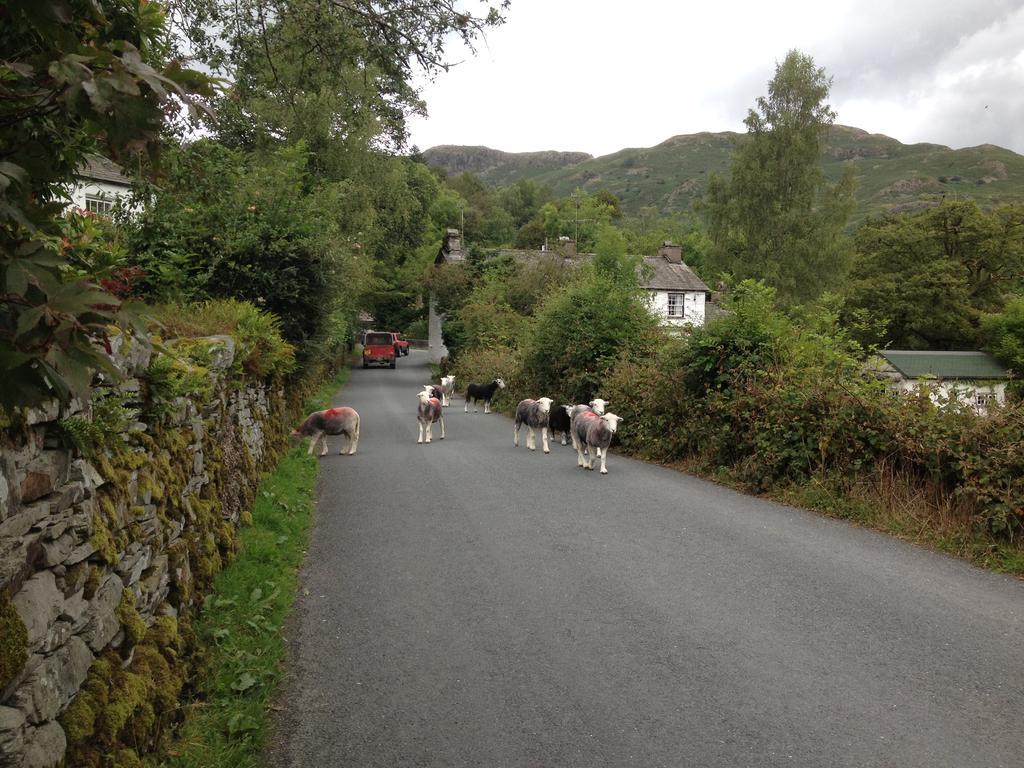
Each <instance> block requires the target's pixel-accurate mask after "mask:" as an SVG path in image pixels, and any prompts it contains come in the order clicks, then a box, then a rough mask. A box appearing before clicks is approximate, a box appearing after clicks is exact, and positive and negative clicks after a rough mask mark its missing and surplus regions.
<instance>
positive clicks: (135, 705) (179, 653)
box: [60, 593, 192, 768]
mask: <svg viewBox="0 0 1024 768" xmlns="http://www.w3.org/2000/svg"><path fill="white" fill-rule="evenodd" d="M126 594H130V593H126ZM125 607H127V610H130V611H132V612H134V610H135V607H134V600H132V601H131V602H130V603H125V602H122V608H125ZM119 615H120V609H119ZM135 616H136V617H137V616H138V614H137V613H135ZM129 621H130V622H133V620H132V619H129ZM140 622H141V619H140ZM182 634H183V633H181V632H179V627H178V622H177V620H176V619H174V618H173V617H170V616H160V617H158V618H157V619H156V620H155V621H154V622H153V625H152V626H151V627H149V628H148V629H146V630H145V632H144V633H143V634H142V636H141V637H140V638H139V640H138V643H137V644H136V645H135V646H134V648H133V649H132V652H131V661H130V663H128V664H127V665H126V664H125V662H124V661H123V660H122V658H121V657H120V656H119V655H118V654H117V653H115V652H113V651H109V652H107V653H106V654H104V655H103V656H101V657H100V658H98V659H97V660H96V661H95V662H94V663H93V665H92V667H91V668H90V670H89V676H88V678H87V679H86V681H85V683H84V684H83V685H82V688H81V689H80V690H79V693H78V696H76V697H75V699H74V701H72V702H71V706H69V707H68V709H67V710H66V711H65V712H64V714H63V715H61V717H60V722H61V725H62V726H63V727H64V732H65V734H66V735H67V739H68V751H67V757H66V761H65V762H66V764H67V765H75V766H83V767H84V768H101V767H102V768H114V766H132V765H139V764H141V762H140V759H139V754H140V753H146V752H151V751H154V750H156V749H158V748H159V747H160V745H161V744H162V743H163V740H164V737H165V735H166V733H167V732H168V730H169V726H171V725H173V723H174V722H175V721H176V720H177V718H178V716H179V708H178V697H179V696H180V694H181V690H182V687H183V686H184V684H185V681H186V680H187V679H188V677H189V675H190V673H191V668H192V659H191V650H192V649H191V648H189V647H188V646H187V645H186V643H185V642H184V640H183V637H182ZM119 761H120V762H119ZM133 761H134V762H133Z"/></svg>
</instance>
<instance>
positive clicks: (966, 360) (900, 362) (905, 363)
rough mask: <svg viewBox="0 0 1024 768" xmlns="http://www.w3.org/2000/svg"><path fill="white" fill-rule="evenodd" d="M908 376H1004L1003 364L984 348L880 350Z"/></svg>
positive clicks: (981, 377)
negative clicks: (942, 350)
mask: <svg viewBox="0 0 1024 768" xmlns="http://www.w3.org/2000/svg"><path fill="white" fill-rule="evenodd" d="M878 354H879V355H881V356H882V357H883V358H885V360H886V362H888V363H889V365H891V366H892V367H893V368H895V369H896V370H897V371H899V372H900V373H902V374H903V375H904V376H905V377H906V378H908V379H920V378H924V377H926V376H927V377H935V378H938V379H1006V378H1009V375H1008V373H1007V370H1006V368H1005V367H1004V366H1003V365H1001V364H1000V363H999V361H998V360H996V359H995V358H994V357H992V355H990V354H988V353H987V352H917V351H910V350H900V349H887V350H885V351H883V352H879V353H878Z"/></svg>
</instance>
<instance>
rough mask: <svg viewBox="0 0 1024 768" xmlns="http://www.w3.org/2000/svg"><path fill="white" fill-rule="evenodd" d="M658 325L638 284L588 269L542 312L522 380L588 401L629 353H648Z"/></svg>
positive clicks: (536, 387) (552, 296) (527, 348)
mask: <svg viewBox="0 0 1024 768" xmlns="http://www.w3.org/2000/svg"><path fill="white" fill-rule="evenodd" d="M656 325H657V323H656V320H655V318H654V316H653V315H652V314H651V312H650V310H649V309H648V307H647V302H646V297H645V296H644V295H643V293H642V291H640V290H639V289H638V288H636V287H635V285H631V284H629V283H628V282H620V281H616V280H615V279H613V278H611V277H609V276H608V275H605V274H601V273H599V272H596V271H594V270H591V269H586V270H585V271H583V272H582V273H581V274H580V275H579V276H578V277H577V278H576V279H575V280H573V281H572V282H570V283H569V284H568V285H567V286H566V287H565V288H564V289H563V290H560V291H557V292H555V293H552V294H550V295H549V296H548V298H547V299H546V300H545V301H544V302H543V303H542V304H541V305H540V307H539V308H538V310H537V314H536V319H535V322H534V324H533V332H532V333H531V334H530V337H529V339H528V340H527V342H526V344H525V345H524V347H523V377H524V379H525V380H526V381H528V382H530V384H531V386H532V388H533V389H534V390H536V391H543V392H544V393H546V394H548V395H549V396H553V397H557V398H559V399H562V400H565V401H570V400H571V401H574V402H587V401H588V400H590V399H592V398H593V397H595V396H596V395H597V394H598V392H599V390H600V389H601V384H602V381H603V380H604V377H605V375H606V374H607V371H608V370H609V369H610V368H611V367H612V365H613V364H614V363H615V362H616V360H618V358H619V357H620V356H621V355H622V354H623V352H624V351H626V350H629V349H636V350H637V351H639V350H646V349H649V347H650V344H651V342H652V333H653V331H654V329H655V328H656Z"/></svg>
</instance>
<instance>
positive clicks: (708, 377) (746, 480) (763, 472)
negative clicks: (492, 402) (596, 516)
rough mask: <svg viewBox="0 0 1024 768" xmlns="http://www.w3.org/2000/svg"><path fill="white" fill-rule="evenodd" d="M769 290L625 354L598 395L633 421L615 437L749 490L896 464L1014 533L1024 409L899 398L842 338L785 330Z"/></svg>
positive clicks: (975, 518)
mask: <svg viewBox="0 0 1024 768" xmlns="http://www.w3.org/2000/svg"><path fill="white" fill-rule="evenodd" d="M771 298H772V297H771V294H770V292H767V291H765V289H763V287H760V286H758V285H757V284H751V283H746V284H741V286H740V288H739V289H737V291H736V293H735V294H734V297H733V301H732V303H731V310H732V311H731V314H730V315H728V316H727V317H726V318H724V319H722V320H719V321H717V322H713V323H711V324H709V325H708V326H707V327H705V328H702V329H697V330H695V331H694V332H693V335H692V336H691V338H690V339H689V340H668V341H666V342H665V343H664V344H663V345H662V346H661V347H660V348H659V349H658V351H657V353H656V354H653V355H648V354H643V355H637V354H632V355H630V354H626V355H623V356H622V357H621V358H620V359H619V360H618V361H617V362H616V365H615V366H614V368H613V369H612V370H611V371H610V372H609V374H608V376H607V378H606V379H604V381H603V389H602V394H603V395H604V397H605V398H606V399H608V400H609V401H611V402H612V403H613V404H614V409H615V412H616V413H618V414H619V415H621V416H623V417H624V418H625V421H624V424H628V425H629V426H628V429H623V430H621V431H620V433H619V439H620V441H621V443H622V445H623V446H624V447H626V448H627V449H628V450H631V451H634V452H636V453H638V454H640V455H645V456H649V457H652V458H657V459H661V460H679V459H696V460H697V461H698V463H699V464H701V465H702V466H704V467H705V468H706V469H707V470H708V471H710V472H711V473H712V474H715V475H722V474H724V475H725V476H728V477H729V478H731V479H733V480H735V481H738V482H740V483H742V484H743V485H745V486H746V487H748V488H751V489H753V490H755V491H769V490H781V489H786V488H789V487H791V486H794V485H802V484H808V483H812V482H815V483H818V484H819V485H822V484H823V487H824V486H828V487H837V488H842V487H851V486H852V484H853V483H854V482H855V481H856V480H857V479H858V478H861V479H862V478H864V477H867V476H870V475H872V474H873V473H876V472H878V471H879V469H880V468H882V467H885V466H891V467H894V468H895V469H896V470H898V471H899V472H900V473H901V474H903V475H905V476H907V477H911V478H915V479H916V481H917V482H920V483H923V484H926V485H928V486H929V487H932V488H935V489H938V492H939V493H940V494H942V495H943V496H946V497H951V498H953V499H954V500H955V507H956V509H957V510H959V512H960V513H961V515H963V517H964V519H965V520H966V521H969V522H971V523H973V524H974V525H975V526H976V527H977V528H979V529H981V530H983V531H985V532H986V533H989V534H993V535H996V536H999V537H1004V538H1008V539H1011V540H1012V539H1014V538H1015V537H1017V536H1018V535H1019V534H1020V533H1021V530H1022V528H1024V515H1022V511H1021V509H1022V506H1021V503H1020V499H1021V498H1022V497H1024V407H1019V406H1018V407H1012V406H1011V407H1006V408H995V409H993V410H992V412H991V413H990V414H989V416H987V417H981V416H978V415H977V414H975V413H974V412H973V411H972V410H971V409H970V408H968V407H965V406H961V405H958V404H957V403H955V402H954V403H945V404H939V405H936V404H935V403H933V402H932V401H931V400H930V398H929V397H928V395H927V393H925V392H920V393H917V394H914V395H909V396H894V395H893V394H892V393H890V392H888V391H887V390H886V389H885V386H884V384H883V383H882V382H881V381H880V380H878V379H876V378H875V377H873V376H872V375H871V374H870V373H868V372H867V371H866V370H865V367H864V365H863V363H862V362H861V357H860V356H859V355H858V354H857V347H856V346H855V345H852V344H851V343H850V342H849V341H848V340H847V339H846V338H845V336H844V335H843V334H842V333H841V332H838V331H835V330H834V329H833V330H827V329H826V330H823V329H821V328H816V329H811V330H809V329H808V327H806V326H800V325H796V324H793V323H791V322H789V321H788V320H786V319H785V318H783V317H781V316H780V315H778V314H777V313H776V312H775V310H774V309H773V307H772V304H771ZM809 325H813V324H809Z"/></svg>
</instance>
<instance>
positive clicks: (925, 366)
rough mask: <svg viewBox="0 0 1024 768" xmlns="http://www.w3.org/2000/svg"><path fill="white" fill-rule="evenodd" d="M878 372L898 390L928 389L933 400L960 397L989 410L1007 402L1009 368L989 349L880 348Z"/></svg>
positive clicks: (973, 405) (961, 399)
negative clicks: (970, 350) (951, 350)
mask: <svg viewBox="0 0 1024 768" xmlns="http://www.w3.org/2000/svg"><path fill="white" fill-rule="evenodd" d="M878 355H879V359H878V360H877V361H876V362H877V368H876V371H877V373H878V374H879V375H880V376H882V377H883V378H885V379H887V380H888V382H889V386H890V388H891V389H892V390H893V391H894V392H915V391H917V390H918V389H920V388H922V387H923V388H925V389H926V390H927V391H928V396H929V397H930V398H931V399H932V401H933V402H936V403H939V402H945V401H950V400H956V401H958V402H960V403H963V404H964V405H968V406H971V407H972V408H974V409H975V410H977V411H978V412H979V413H985V412H986V411H987V410H988V406H989V405H991V404H992V403H1004V402H1006V385H1007V382H1008V380H1009V378H1010V374H1009V372H1008V371H1007V370H1006V368H1005V367H1004V366H1003V365H1001V364H1000V363H999V361H998V360H996V359H995V358H994V357H992V355H990V354H988V353H987V352H921V351H911V350H900V349H887V350H885V351H883V352H879V353H878Z"/></svg>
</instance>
